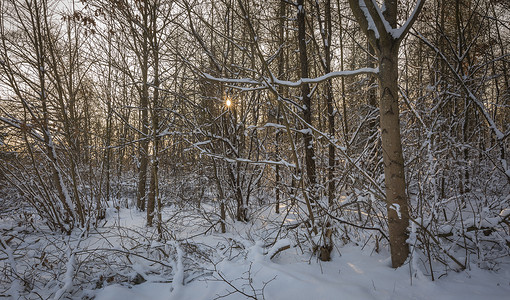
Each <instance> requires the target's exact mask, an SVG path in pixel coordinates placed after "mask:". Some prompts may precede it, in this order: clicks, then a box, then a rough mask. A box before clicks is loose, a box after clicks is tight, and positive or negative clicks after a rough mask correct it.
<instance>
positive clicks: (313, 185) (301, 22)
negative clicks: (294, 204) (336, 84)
mask: <svg viewBox="0 0 510 300" xmlns="http://www.w3.org/2000/svg"><path fill="white" fill-rule="evenodd" d="M297 5H298V13H297V23H298V41H299V62H300V65H301V66H300V70H301V78H308V77H309V75H308V56H307V53H306V28H305V26H306V14H305V5H304V0H298V1H297ZM301 97H302V98H303V119H304V121H305V122H306V123H308V124H310V125H311V124H312V99H311V97H310V85H309V84H302V85H301ZM303 143H304V147H305V167H306V175H307V179H308V187H309V189H310V201H311V203H312V204H313V203H314V202H315V201H316V200H317V178H316V173H315V153H314V149H313V136H312V132H311V130H307V131H306V132H305V133H303Z"/></svg>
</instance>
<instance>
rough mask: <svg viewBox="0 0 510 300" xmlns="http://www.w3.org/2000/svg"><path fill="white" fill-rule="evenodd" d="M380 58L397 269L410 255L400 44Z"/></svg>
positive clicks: (392, 244) (390, 219)
mask: <svg viewBox="0 0 510 300" xmlns="http://www.w3.org/2000/svg"><path fill="white" fill-rule="evenodd" d="M381 50H382V51H381V53H380V56H379V70H380V75H379V84H380V103H379V110H380V122H381V138H382V150H383V162H384V175H385V177H384V178H385V179H384V183H385V185H386V205H387V209H388V227H389V235H390V248H391V260H392V265H393V267H394V268H396V267H399V266H401V265H402V264H403V263H404V262H405V260H406V259H407V256H408V255H409V247H408V245H407V242H406V240H407V239H408V237H409V233H408V231H407V226H408V225H409V209H408V205H407V195H406V182H405V175H404V158H403V155H402V144H401V137H400V119H399V107H398V83H397V82H398V44H395V43H393V45H387V47H384V48H383V49H381Z"/></svg>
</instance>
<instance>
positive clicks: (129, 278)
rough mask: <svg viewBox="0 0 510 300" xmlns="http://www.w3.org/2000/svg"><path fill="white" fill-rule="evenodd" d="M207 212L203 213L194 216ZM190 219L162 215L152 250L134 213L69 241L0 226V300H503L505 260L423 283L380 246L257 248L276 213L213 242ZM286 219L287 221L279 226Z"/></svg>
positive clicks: (507, 279)
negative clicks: (314, 250) (161, 235)
mask: <svg viewBox="0 0 510 300" xmlns="http://www.w3.org/2000/svg"><path fill="white" fill-rule="evenodd" d="M211 209H212V207H207V205H203V206H202V210H203V211H208V210H209V211H210V210H211ZM191 211H192V210H190V211H187V212H186V211H183V210H182V209H181V208H179V207H169V208H166V209H165V212H164V217H163V219H164V220H168V223H166V226H167V229H168V232H167V233H166V234H167V236H171V237H173V238H167V239H166V240H165V241H163V242H156V240H157V233H156V231H155V230H153V229H148V228H146V227H145V226H144V224H145V215H144V213H141V212H137V211H135V210H134V209H133V210H130V209H121V210H120V211H117V209H115V208H112V207H111V208H109V209H108V211H107V219H106V222H105V223H102V224H100V225H101V226H99V227H98V229H91V230H90V231H89V232H88V233H87V234H86V235H85V234H80V233H79V230H78V231H77V232H76V234H73V235H72V236H62V235H55V234H51V233H48V232H43V231H38V232H36V233H34V232H31V231H30V227H28V226H25V225H20V224H19V223H15V222H13V221H12V220H10V221H9V220H8V219H5V218H3V219H2V218H0V229H1V230H2V245H9V250H5V249H4V251H0V254H1V255H0V268H1V269H2V270H3V272H4V275H5V274H7V273H9V272H11V270H12V272H14V271H15V272H17V274H19V276H10V277H9V276H3V277H2V280H0V288H1V289H0V298H1V297H2V296H3V297H5V296H9V297H10V298H13V299H97V300H115V299H119V300H127V299H155V300H157V299H166V300H169V299H170V300H171V299H174V300H177V299H179V300H187V299H189V300H212V299H230V300H233V299H260V300H261V299H267V300H278V299H292V300H300V299H303V300H314V299H324V300H327V299H335V300H340V299H346V300H356V299H392V300H393V299H395V300H396V299H424V300H425V299H427V300H428V299H435V300H440V299H462V300H470V299H484V300H492V299H510V296H509V295H510V259H509V258H508V257H504V258H502V259H501V260H500V261H499V262H498V264H497V265H495V267H494V268H493V270H487V269H480V268H479V267H478V266H477V265H476V264H475V263H472V264H470V267H469V269H468V270H465V271H462V272H455V271H452V270H451V269H450V270H448V271H447V270H446V269H445V267H444V266H443V265H441V264H439V263H437V265H436V266H435V267H434V275H435V278H436V280H435V281H431V278H430V276H426V275H424V274H422V273H421V272H420V270H411V269H410V265H409V264H406V265H404V267H401V268H399V269H396V270H395V269H392V268H391V267H390V258H389V253H388V252H386V251H385V250H384V247H382V248H383V250H382V251H380V252H379V253H376V252H375V251H374V245H372V244H370V243H368V244H366V245H356V244H355V242H353V241H350V242H348V243H347V244H346V245H340V244H342V242H340V241H338V242H337V245H338V247H337V248H335V249H334V251H333V254H332V260H331V261H330V262H321V261H318V260H317V258H316V257H315V256H313V255H312V254H311V253H310V251H309V250H308V249H306V247H305V246H303V247H300V246H299V245H295V244H293V243H294V242H293V241H295V239H293V238H292V236H291V234H289V235H287V236H285V235H284V234H283V233H282V234H281V235H279V238H278V242H277V243H276V246H270V245H266V247H265V246H264V243H266V244H267V243H268V240H271V239H273V238H274V236H275V232H276V231H277V230H278V228H279V227H280V224H281V219H278V218H282V215H283V214H282V215H274V214H273V215H271V213H270V212H268V211H267V210H266V211H262V212H260V214H259V215H258V217H257V221H256V222H255V224H251V223H248V224H245V223H240V222H237V223H235V224H232V223H230V224H228V232H227V233H226V234H221V233H218V232H217V231H215V230H214V229H212V228H211V230H208V226H207V222H206V221H204V218H203V215H202V216H201V215H200V214H195V215H193V213H192V212H191ZM193 211H196V209H193ZM271 218H273V219H271ZM293 218H294V216H292V214H289V215H287V219H286V220H293ZM262 220H265V221H262ZM209 224H210V223H209ZM23 226H25V227H23ZM33 228H34V229H35V228H37V227H33ZM216 229H217V228H216ZM206 231H207V233H206V234H203V233H204V232H206ZM295 231H296V229H293V230H292V233H294V232H295ZM287 238H288V239H287ZM287 243H290V244H293V245H292V247H291V248H290V249H287V250H284V251H282V252H279V253H278V254H276V255H275V256H274V257H273V258H272V259H271V258H270V257H271V256H272V254H273V253H274V252H275V249H277V248H279V246H283V245H286V244H287ZM12 265H14V267H12ZM415 265H419V264H415ZM410 274H414V275H413V276H411V275H410ZM13 278H14V279H13Z"/></svg>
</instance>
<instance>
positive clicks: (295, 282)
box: [95, 210, 510, 300]
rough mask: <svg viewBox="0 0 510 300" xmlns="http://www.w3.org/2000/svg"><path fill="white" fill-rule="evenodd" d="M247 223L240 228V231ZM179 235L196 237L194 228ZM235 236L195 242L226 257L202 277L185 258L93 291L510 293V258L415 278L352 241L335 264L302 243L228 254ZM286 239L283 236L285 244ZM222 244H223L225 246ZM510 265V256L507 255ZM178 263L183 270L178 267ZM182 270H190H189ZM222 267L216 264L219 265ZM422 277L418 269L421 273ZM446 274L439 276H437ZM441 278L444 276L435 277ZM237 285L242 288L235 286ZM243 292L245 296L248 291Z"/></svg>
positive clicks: (197, 296) (290, 295) (196, 296)
mask: <svg viewBox="0 0 510 300" xmlns="http://www.w3.org/2000/svg"><path fill="white" fill-rule="evenodd" d="M116 218H117V219H116V221H115V222H116V223H120V224H122V225H123V226H133V224H138V226H141V225H142V224H143V220H144V219H143V215H142V214H140V213H137V212H132V211H129V210H123V212H122V214H119V215H118V216H116ZM240 226H243V225H242V224H240V223H238V224H236V225H235V229H237V230H239V231H242V228H240ZM179 234H180V235H185V236H186V235H187V236H191V233H190V230H188V231H186V230H185V231H182V232H180V233H179ZM229 236H231V237H234V236H236V237H237V238H238V239H239V236H238V235H237V234H232V233H227V234H224V235H222V234H219V233H212V234H209V235H200V236H195V237H193V242H195V243H198V244H203V245H208V246H209V247H211V248H212V249H215V251H216V252H217V253H219V254H220V255H216V256H215V257H214V258H212V259H211V260H212V261H213V262H214V263H215V264H216V266H214V265H213V264H212V263H209V264H208V265H207V266H204V268H206V269H209V270H211V272H209V273H205V275H203V276H198V277H197V278H195V279H192V280H190V282H189V283H187V284H184V285H183V284H182V283H183V282H182V280H183V272H188V273H189V272H192V271H193V270H188V269H186V266H184V267H183V265H182V259H185V258H186V257H185V256H186V253H184V252H183V251H181V250H179V249H180V248H179V245H178V243H175V242H174V243H173V245H174V246H176V249H177V251H176V253H177V254H179V253H180V255H182V256H184V257H181V259H180V260H179V258H176V259H175V261H174V262H173V264H174V266H175V269H176V270H175V271H173V272H174V274H173V278H174V279H178V280H174V282H162V280H161V278H159V277H154V278H155V279H154V280H151V279H150V278H149V280H148V281H146V282H144V283H142V284H138V285H123V284H118V283H117V284H112V285H108V286H106V287H104V288H102V289H99V290H96V291H95V296H96V298H95V299H97V300H116V299H120V300H126V299H154V300H157V299H162V300H163V299H166V300H168V299H170V300H187V299H189V300H212V299H227V300H228V299H230V300H235V299H267V300H274V299H276V300H277V299H292V300H300V299H303V300H313V299H323V300H327V299H335V300H341V299H346V300H356V299H378V300H379V299H392V300H398V299H402V300H404V299H405V300H407V299H416V300H419V299H424V300H425V299H427V300H428V299H437V300H442V299H445V300H447V299H462V300H470V299H484V300H489V299H490V300H492V299H494V300H497V299H509V298H510V296H509V295H510V262H509V263H506V264H500V265H499V269H498V270H496V271H489V270H483V269H479V268H478V267H477V266H471V268H470V270H466V271H463V272H459V273H455V272H453V271H448V272H446V271H444V270H443V271H442V270H441V269H440V268H437V269H436V270H435V272H436V273H435V277H436V281H431V280H430V277H427V276H423V275H419V276H416V277H411V276H410V273H411V272H410V270H409V264H406V265H405V266H404V267H401V268H399V269H396V270H395V269H392V268H391V267H390V258H389V253H387V252H382V253H375V252H373V249H372V248H370V247H365V248H364V249H362V248H361V247H360V246H356V245H354V244H352V243H351V244H348V245H345V246H343V247H340V248H339V249H336V251H334V253H333V256H332V261H330V262H320V261H317V259H316V258H315V257H311V256H310V254H307V253H306V252H305V253H303V252H301V250H300V249H299V248H298V247H294V248H291V249H288V250H285V251H283V252H280V253H279V254H277V255H276V256H275V258H274V259H272V260H270V259H269V256H270V255H263V251H264V250H263V249H262V247H261V244H262V243H261V242H249V241H248V239H246V240H242V243H243V245H244V249H245V253H244V255H238V256H234V257H229V258H227V255H221V253H225V252H226V250H225V251H223V252H222V249H218V247H219V245H220V241H225V240H228V239H229ZM284 243H286V241H283V242H282V244H284ZM219 248H221V247H219ZM507 262H508V260H507ZM179 268H180V269H179ZM183 268H184V270H183ZM214 268H216V269H214ZM418 274H420V273H418ZM439 277H440V278H439ZM437 278H439V279H437ZM236 289H237V290H238V291H237V292H236V291H235V290H236ZM241 292H242V293H244V295H243V294H242V293H241Z"/></svg>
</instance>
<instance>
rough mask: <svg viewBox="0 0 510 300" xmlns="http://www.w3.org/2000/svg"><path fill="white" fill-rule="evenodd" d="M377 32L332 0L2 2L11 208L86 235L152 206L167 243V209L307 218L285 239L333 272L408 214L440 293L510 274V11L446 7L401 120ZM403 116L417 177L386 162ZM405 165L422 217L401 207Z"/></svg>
mask: <svg viewBox="0 0 510 300" xmlns="http://www.w3.org/2000/svg"><path fill="white" fill-rule="evenodd" d="M351 2H353V3H355V2H356V1H351ZM360 2H361V1H360ZM365 2H366V1H365ZM380 2H385V3H386V4H387V5H386V7H387V8H390V7H393V8H395V9H398V10H395V11H394V12H390V11H389V10H388V11H384V12H383V15H384V16H385V17H388V16H389V15H393V16H394V17H395V19H394V20H393V21H391V20H390V19H388V22H390V25H388V26H392V27H400V26H403V25H404V24H405V22H406V20H408V18H410V17H412V13H413V11H414V9H415V6H416V5H417V3H416V2H418V3H420V1H410V0H409V1H408V0H403V1H398V5H397V1H380ZM370 3H372V2H370ZM377 3H378V1H375V4H371V5H372V7H376V5H377ZM369 6H370V5H368V4H367V7H369ZM367 7H362V8H361V9H362V10H363V9H365V12H366V13H368V10H367ZM362 10H360V11H362ZM359 20H360V18H359V16H356V11H354V14H353V10H351V7H350V6H349V3H348V1H331V0H320V1H319V0H317V1H315V0H299V1H297V3H294V2H292V1H284V0H281V1H277V0H259V1H248V0H208V1H194V0H183V1H172V0H147V1H137V0H112V1H102V0H83V1H80V2H76V3H74V2H71V3H67V2H65V3H64V2H63V1H53V0H4V1H2V2H1V3H0V70H1V71H0V121H1V122H0V128H1V132H0V158H1V159H0V181H2V183H3V185H2V188H3V189H4V190H5V191H7V190H9V191H11V190H16V191H17V192H16V194H11V195H9V197H7V196H6V197H5V199H13V200H21V202H18V203H19V206H20V207H19V209H20V210H23V211H25V213H26V215H34V216H36V217H37V218H38V219H40V220H42V221H43V222H44V223H45V224H46V225H47V226H49V227H50V228H51V229H52V230H55V231H62V232H66V233H70V232H71V231H72V230H73V229H74V228H77V227H80V228H90V227H91V226H98V224H99V221H100V220H101V219H102V218H103V217H104V211H105V208H106V207H109V206H114V207H116V206H118V207H120V206H123V207H124V206H125V207H136V208H137V209H139V210H146V211H147V226H155V227H156V228H157V232H158V238H159V239H166V238H169V236H168V235H167V233H168V227H169V226H171V222H172V220H171V219H170V220H168V221H165V222H163V219H166V218H167V217H165V216H162V209H163V207H164V206H165V205H170V204H178V205H182V206H185V207H187V208H189V207H193V208H194V209H196V210H197V211H204V213H203V218H205V219H206V220H207V221H209V222H210V223H211V226H212V228H214V229H215V230H218V231H221V232H226V231H228V230H229V228H228V224H230V223H231V222H232V221H235V222H252V221H253V220H254V219H257V218H259V217H260V215H259V213H258V212H259V211H260V209H261V208H269V207H270V208H271V209H273V210H275V211H276V213H280V214H285V213H288V212H289V211H293V212H296V215H297V216H298V217H299V218H298V219H297V220H293V221H292V222H291V223H288V224H281V225H278V226H279V227H280V230H282V228H284V230H282V231H284V232H285V234H293V233H295V235H293V236H295V237H296V239H297V242H298V243H305V244H306V245H307V247H308V248H309V249H311V250H313V251H314V252H316V253H317V255H318V256H319V257H320V258H321V259H323V260H328V259H329V253H330V251H331V250H332V249H333V246H334V244H339V243H341V241H344V242H345V241H348V240H356V241H362V242H368V241H372V242H374V243H375V245H377V246H376V248H379V247H380V246H381V245H387V244H388V241H389V240H388V218H387V216H388V214H393V213H394V216H393V217H392V218H394V219H395V218H397V219H401V214H402V213H404V214H405V217H406V218H407V214H408V215H409V224H407V221H406V224H404V225H405V226H404V230H405V231H407V234H410V238H409V239H407V243H408V244H409V246H410V247H411V251H412V253H413V255H414V253H418V252H419V253H420V254H421V255H423V257H425V259H424V260H422V262H423V265H424V266H425V268H428V271H429V274H431V275H432V278H433V276H434V273H433V267H432V263H431V261H440V262H443V263H444V264H445V265H449V266H451V267H454V268H465V267H466V265H467V264H468V263H469V257H470V256H471V255H472V254H475V255H476V256H477V257H478V258H479V259H480V260H481V261H484V262H487V261H490V262H492V261H493V260H494V259H496V258H498V257H501V256H502V255H503V256H505V255H508V251H509V238H508V237H509V228H510V226H509V225H510V223H509V222H510V219H509V216H510V208H509V204H510V197H508V194H509V192H510V165H509V164H510V162H509V160H508V155H509V150H508V149H509V145H510V139H509V135H510V87H509V85H510V74H509V72H510V70H509V68H510V56H509V47H510V27H509V26H508V24H510V11H509V7H508V5H507V4H506V2H505V1H496V0H491V1H488V0H457V1H454V0H434V1H426V3H425V4H424V7H423V9H422V11H421V14H420V15H419V16H418V19H417V21H416V22H415V23H414V26H413V29H411V30H410V31H409V33H408V34H407V35H406V36H405V37H404V36H402V37H403V39H402V41H398V43H395V44H398V47H400V48H396V49H397V50H396V51H393V52H392V55H395V57H396V58H398V69H396V71H395V72H398V74H397V73H392V74H393V75H394V76H398V77H396V79H397V82H398V86H394V87H392V89H393V88H394V89H393V90H392V97H393V98H394V99H395V101H397V100H396V99H398V101H397V102H398V104H399V106H400V108H396V110H397V112H395V106H392V107H391V108H388V107H386V108H384V107H383V106H381V107H382V108H384V110H381V114H382V113H383V112H384V113H385V115H384V116H382V115H381V116H380V113H379V96H378V92H377V91H378V90H381V88H380V87H381V84H380V83H381V82H382V83H383V84H382V86H383V87H384V80H385V79H388V78H386V77H384V78H380V79H381V80H377V79H378V78H377V76H380V75H381V74H384V73H382V72H383V71H382V70H383V68H381V64H382V63H384V61H385V59H388V57H391V56H384V55H385V54H384V51H383V50H384V49H385V48H384V47H385V46H384V45H382V44H381V43H379V41H380V40H381V39H380V38H379V37H378V34H374V32H375V31H374V27H373V26H376V25H377V24H370V23H368V24H365V25H363V23H362V22H360V23H358V21H359ZM392 34H393V33H392ZM394 50H395V49H394ZM396 58H395V60H397V59H396ZM339 71H340V72H339ZM341 71H354V72H343V73H342V72H341ZM332 72H336V73H332ZM328 74H329V75H328ZM324 75H328V76H325V77H321V76H324ZM306 78H311V79H310V80H307V79H306ZM395 93H397V94H398V95H395ZM385 95H386V94H385V93H384V89H382V90H381V97H386V96H385ZM381 101H382V100H381ZM397 102H395V103H394V104H395V105H396V104H397ZM381 103H382V102H381ZM381 105H382V104H381ZM399 109H400V112H398V110H399ZM388 111H391V112H392V113H396V116H397V119H399V120H400V124H399V125H398V123H397V125H396V126H397V127H396V128H397V133H398V127H399V126H400V135H401V138H399V139H400V141H399V142H401V144H402V149H403V161H404V164H403V165H402V163H401V162H399V161H395V159H393V158H391V157H392V156H391V155H389V154H388V153H385V150H388V149H390V148H389V147H390V146H388V145H391V146H392V147H393V146H395V145H393V144H392V143H389V144H388V142H387V141H386V142H385V141H384V140H383V141H382V145H381V137H380V132H381V131H382V132H383V136H384V133H385V132H386V129H385V128H382V130H381V124H380V123H379V121H380V120H381V121H384V119H386V114H388ZM398 117H399V118H398ZM383 118H384V119H383ZM383 126H386V125H384V124H383ZM393 128H395V126H394V127H393ZM388 151H389V150H388ZM392 151H393V150H392ZM387 155H388V158H386V156H387ZM383 157H385V158H384V159H383ZM391 163H396V164H397V165H400V166H402V167H403V170H404V172H405V176H403V175H402V177H401V181H402V182H401V183H400V184H401V186H402V195H400V196H399V197H400V198H399V199H400V200H399V201H404V202H391V203H390V202H386V201H390V200H386V199H387V197H386V195H385V193H386V192H387V191H388V186H389V185H390V184H392V183H391V180H386V181H385V165H386V166H388V165H389V164H391ZM388 168H389V167H388ZM386 172H388V171H387V170H386ZM386 175H388V174H386ZM394 176H395V175H392V176H391V178H392V179H393V178H394ZM385 185H386V186H385ZM391 201H393V200H391ZM397 203H401V204H397ZM203 204H207V205H208V207H209V208H210V209H208V210H202V208H201V206H202V205H203ZM403 204H408V206H409V213H407V212H406V211H404V210H401V208H402V209H403ZM404 220H405V219H404ZM407 225H409V226H407ZM405 227H407V229H406V228H405ZM278 234H280V231H278ZM283 234H284V233H282V235H283ZM390 234H391V231H390ZM390 239H391V237H390ZM405 241H406V238H404V239H403V242H404V243H405ZM406 247H407V246H406ZM459 249H461V250H462V251H461V252H462V253H461V254H458V253H457V252H455V251H458V250H459ZM416 255H418V254H416ZM406 257H407V253H405V254H404V259H405V258H406ZM400 264H401V263H400ZM395 266H396V265H395Z"/></svg>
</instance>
